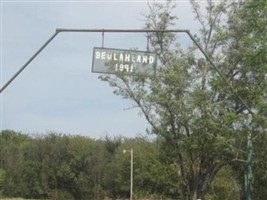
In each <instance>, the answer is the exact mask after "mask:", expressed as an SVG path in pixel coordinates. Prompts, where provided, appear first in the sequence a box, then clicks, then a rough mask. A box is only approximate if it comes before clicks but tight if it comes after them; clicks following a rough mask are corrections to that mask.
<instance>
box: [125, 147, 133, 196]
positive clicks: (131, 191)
mask: <svg viewBox="0 0 267 200" xmlns="http://www.w3.org/2000/svg"><path fill="white" fill-rule="evenodd" d="M126 152H127V150H123V153H126ZM130 154H131V172H130V182H131V183H130V200H133V149H131V150H130Z"/></svg>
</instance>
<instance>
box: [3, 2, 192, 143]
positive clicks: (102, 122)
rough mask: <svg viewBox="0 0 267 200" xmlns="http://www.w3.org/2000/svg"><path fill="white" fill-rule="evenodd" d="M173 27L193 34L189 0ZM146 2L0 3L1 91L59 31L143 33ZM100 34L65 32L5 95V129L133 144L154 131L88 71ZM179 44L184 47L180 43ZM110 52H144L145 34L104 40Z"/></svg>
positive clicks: (182, 5)
mask: <svg viewBox="0 0 267 200" xmlns="http://www.w3.org/2000/svg"><path fill="white" fill-rule="evenodd" d="M177 4H178V7H177V9H176V10H177V15H178V16H179V18H180V20H179V23H178V25H176V27H174V28H180V29H190V30H192V31H195V30H196V27H197V26H196V22H194V20H193V14H192V12H191V9H190V8H191V6H190V4H189V3H188V1H177ZM147 10H148V6H147V1H1V83H2V85H3V84H4V83H6V81H7V80H8V79H9V78H10V77H11V76H12V75H13V74H14V73H15V72H16V71H17V70H18V69H19V68H20V67H21V66H22V65H23V64H24V63H25V62H26V61H27V60H28V59H29V58H30V57H31V56H32V55H33V54H34V53H35V52H36V50H38V49H39V48H40V47H41V45H42V44H43V43H44V42H45V41H46V40H47V39H48V38H49V37H50V36H51V35H52V34H53V33H54V32H55V29H56V28H88V29H90V28H99V29H103V28H104V29H108V28H122V29H140V28H143V27H144V22H143V21H142V19H143V17H142V15H141V13H144V12H146V11H147ZM101 37H102V35H101V33H60V34H59V35H58V36H57V37H56V38H55V39H54V40H53V41H52V43H50V44H49V46H48V47H47V48H46V49H45V50H44V51H42V52H41V54H39V56H38V57H37V58H36V59H35V60H34V61H33V62H32V63H31V64H30V65H29V66H28V67H27V68H26V70H25V71H24V72H23V73H22V74H21V75H20V76H19V77H18V78H17V79H16V80H15V81H14V82H13V83H12V84H11V85H10V86H9V87H8V88H6V90H5V91H4V92H3V93H2V94H1V129H13V130H16V131H23V132H28V133H46V132H47V131H56V132H60V133H66V134H79V135H86V136H89V137H92V138H99V137H103V136H105V135H110V136H119V135H121V136H125V137H135V136H136V135H139V134H141V135H145V129H146V128H149V126H148V124H147V123H146V121H145V119H144V117H143V116H140V115H138V112H139V110H138V109H132V110H128V109H127V108H129V107H131V102H130V101H127V100H123V99H122V98H121V97H119V96H115V95H114V94H113V92H112V91H113V90H112V88H110V86H109V85H108V84H107V83H105V82H101V81H100V80H99V79H98V76H99V75H100V74H95V73H92V72H91V64H92V60H91V58H92V50H93V47H95V46H96V47H99V46H101V43H102V41H101ZM180 39H181V42H184V41H185V40H186V37H185V36H184V35H181V36H180ZM105 47H108V48H123V49H128V48H133V47H137V48H139V49H140V50H145V48H146V38H145V37H144V35H143V34H129V33H125V34H118V33H106V34H105Z"/></svg>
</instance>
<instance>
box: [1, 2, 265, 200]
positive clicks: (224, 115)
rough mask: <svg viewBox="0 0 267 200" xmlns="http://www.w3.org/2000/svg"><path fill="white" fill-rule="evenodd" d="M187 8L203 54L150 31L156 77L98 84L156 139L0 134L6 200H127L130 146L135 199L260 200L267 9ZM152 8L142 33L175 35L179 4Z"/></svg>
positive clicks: (113, 78)
mask: <svg viewBox="0 0 267 200" xmlns="http://www.w3.org/2000/svg"><path fill="white" fill-rule="evenodd" d="M190 3H191V5H192V12H193V14H194V15H195V20H196V21H197V22H199V25H200V30H199V31H198V32H197V33H195V34H194V35H193V37H194V39H195V41H197V43H198V44H199V46H201V47H202V48H203V50H204V52H205V54H206V55H205V56H204V55H203V54H201V53H200V52H199V47H198V46H196V45H195V44H191V45H188V46H187V47H184V46H183V45H181V44H179V36H177V35H175V34H174V33H171V32H157V33H148V34H147V37H148V41H149V47H150V51H153V52H156V53H157V55H158V63H157V71H156V73H155V76H146V75H144V74H141V73H140V74H136V75H135V76H124V75H123V74H117V75H108V74H105V75H103V76H100V77H99V78H100V79H101V80H102V81H106V82H107V83H108V84H110V86H111V87H113V88H114V94H116V95H119V96H121V97H122V98H125V99H128V100H129V101H131V102H132V103H133V107H137V108H139V109H140V111H141V113H142V114H143V115H144V117H145V119H146V120H147V122H148V123H149V124H150V126H151V129H149V130H148V134H152V135H154V136H155V139H154V140H147V139H145V138H132V139H129V138H121V137H118V138H108V137H107V138H105V139H99V140H93V139H90V138H88V137H83V136H69V135H63V134H57V133H49V134H45V135H39V136H38V135H35V136H29V135H26V134H22V133H18V132H14V131H10V130H6V131H2V133H1V143H0V145H1V166H0V184H1V193H2V195H3V196H8V195H9V196H22V197H27V198H50V199H60V198H61V199H105V198H110V199H125V198H128V197H129V185H130V157H129V154H128V155H127V154H123V153H122V152H123V150H124V149H131V148H132V149H134V198H135V199H141V198H150V199H180V200H197V199H202V200H204V199H213V200H216V199H218V200H219V199H229V200H230V199H231V200H232V199H239V200H245V199H246V200H247V199H249V196H251V195H252V199H255V200H257V199H258V200H262V199H265V198H266V191H267V190H266V186H267V185H266V184H267V160H266V159H267V158H266V155H267V147H266V140H267V135H266V134H267V112H266V110H267V75H266V74H267V56H266V55H267V52H266V50H267V43H266V41H267V32H266V26H267V2H266V1H264V0H259V1H253V0H221V1H212V0H207V2H206V3H205V4H201V3H200V2H199V1H196V0H190ZM203 5H204V7H203ZM148 6H149V11H148V13H146V14H144V17H145V28H147V29H154V30H168V29H175V28H177V27H176V25H175V24H176V22H177V20H179V19H178V17H177V15H176V13H175V12H176V10H175V8H176V6H180V4H176V2H175V1H169V0H168V1H166V2H165V3H164V2H156V1H155V2H152V3H148ZM210 61H212V63H213V65H212V64H211V62H210ZM214 66H216V68H215V67H214ZM218 71H219V72H220V73H218ZM222 77H224V78H222ZM241 100H242V101H241ZM251 158H252V159H251ZM251 161H252V162H251ZM248 171H249V180H248ZM248 184H249V185H248ZM248 191H249V193H251V194H248Z"/></svg>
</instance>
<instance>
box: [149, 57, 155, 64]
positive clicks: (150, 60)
mask: <svg viewBox="0 0 267 200" xmlns="http://www.w3.org/2000/svg"><path fill="white" fill-rule="evenodd" d="M152 63H154V56H149V64H152Z"/></svg>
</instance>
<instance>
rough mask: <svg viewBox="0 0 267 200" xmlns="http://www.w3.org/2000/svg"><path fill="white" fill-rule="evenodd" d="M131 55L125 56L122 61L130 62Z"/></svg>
mask: <svg viewBox="0 0 267 200" xmlns="http://www.w3.org/2000/svg"><path fill="white" fill-rule="evenodd" d="M130 58H131V55H130V54H125V57H124V61H125V62H130Z"/></svg>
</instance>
